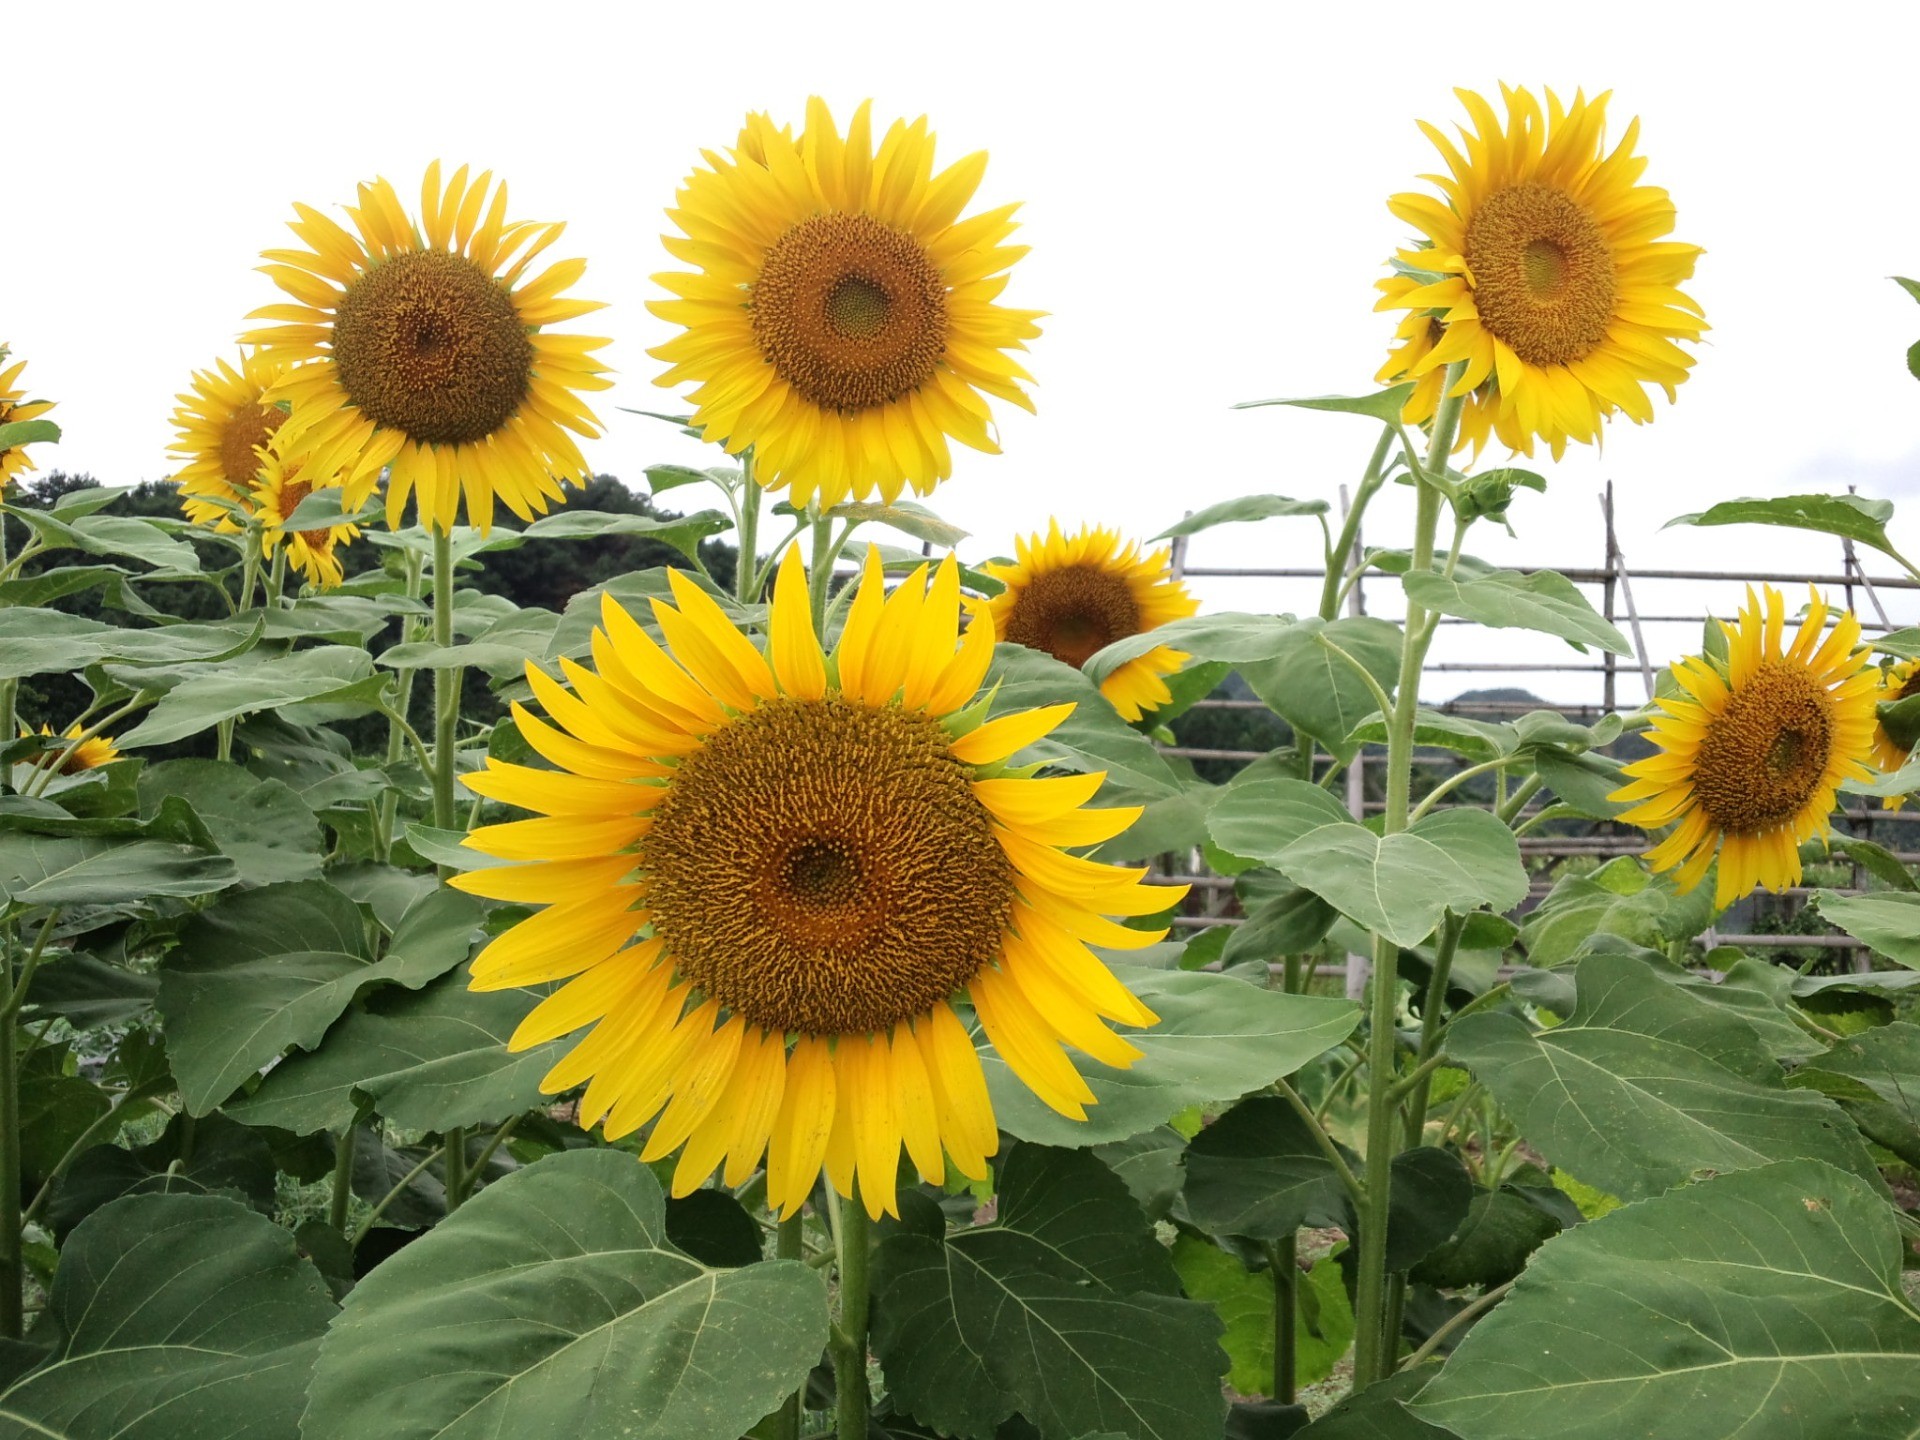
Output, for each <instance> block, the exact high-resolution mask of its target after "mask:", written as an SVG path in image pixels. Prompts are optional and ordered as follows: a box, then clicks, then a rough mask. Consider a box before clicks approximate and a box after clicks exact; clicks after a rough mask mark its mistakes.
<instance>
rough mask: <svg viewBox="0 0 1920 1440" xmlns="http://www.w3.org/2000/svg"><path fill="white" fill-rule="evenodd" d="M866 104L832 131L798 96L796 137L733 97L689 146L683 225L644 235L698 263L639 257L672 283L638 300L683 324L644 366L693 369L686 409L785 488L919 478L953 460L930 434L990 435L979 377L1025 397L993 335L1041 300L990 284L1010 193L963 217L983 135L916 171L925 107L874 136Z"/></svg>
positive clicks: (926, 147) (1016, 249)
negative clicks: (664, 296)
mask: <svg viewBox="0 0 1920 1440" xmlns="http://www.w3.org/2000/svg"><path fill="white" fill-rule="evenodd" d="M869 108H870V107H869V105H868V104H862V105H861V106H860V108H859V109H858V110H856V111H855V112H854V115H853V121H852V123H851V124H850V125H849V126H848V128H847V134H846V136H845V137H844V138H842V136H841V135H840V132H839V131H838V130H837V129H836V128H835V126H834V122H833V117H832V116H831V115H830V114H829V113H828V111H827V107H826V104H825V103H824V102H823V101H821V100H819V99H817V98H816V99H813V100H809V101H808V102H807V126H806V130H805V131H804V132H803V133H802V134H801V136H800V138H799V139H798V140H797V141H796V140H795V139H794V138H793V136H792V133H791V132H790V131H788V130H784V129H776V128H775V127H774V125H773V122H772V121H771V120H769V119H768V118H767V117H766V116H764V115H757V114H756V115H749V116H748V117H747V123H746V128H745V130H744V131H743V132H742V133H741V136H740V140H739V142H738V143H737V144H736V145H735V147H734V149H733V150H732V151H731V152H730V153H729V154H728V155H726V156H725V157H722V156H719V155H715V154H713V153H711V152H707V153H706V155H705V158H706V161H707V164H708V165H709V166H710V167H711V168H707V169H699V170H695V171H694V173H693V174H692V175H691V176H690V177H689V178H688V180H687V182H686V184H685V185H684V186H683V187H682V188H681V190H680V192H679V195H678V196H677V202H678V208H676V209H674V210H670V211H668V212H667V213H668V216H669V217H670V218H671V219H672V220H673V221H674V223H675V224H677V225H678V226H679V227H680V229H681V231H682V232H683V236H684V238H683V236H682V235H669V236H665V237H663V239H664V242H665V244H666V247H667V249H668V250H669V251H671V252H672V253H673V255H674V256H675V257H676V258H677V259H680V260H684V261H685V262H687V263H688V264H689V265H693V266H696V267H697V268H696V269H695V270H693V271H692V272H685V271H679V272H674V273H672V274H666V275H657V276H655V277H654V279H655V280H656V281H657V282H658V283H659V284H660V285H662V286H664V287H665V288H666V289H668V290H670V291H671V292H672V293H673V295H674V296H675V298H674V299H672V300H662V301H655V302H652V303H651V304H650V305H649V306H648V308H649V309H650V310H652V311H653V313H654V314H656V315H658V316H659V317H660V318H661V319H663V320H669V321H672V322H673V323H674V324H676V325H681V326H684V327H685V333H683V334H681V335H677V336H675V337H674V338H673V339H672V340H670V341H668V342H667V343H666V344H665V345H662V346H660V347H659V348H658V349H656V350H651V351H649V352H648V353H649V354H651V355H654V356H656V357H658V358H659V359H661V360H665V361H668V362H670V363H671V367H672V368H671V369H669V370H668V371H667V372H666V373H665V374H664V375H662V376H660V378H659V380H658V382H657V383H659V384H661V385H678V384H680V383H682V382H683V381H692V382H695V389H694V390H693V392H692V397H691V398H692V399H693V402H694V404H695V407H696V408H695V411H694V415H693V422H692V423H693V424H695V425H697V426H699V427H701V428H702V429H703V430H704V431H705V432H706V433H707V434H708V435H710V436H712V437H713V438H715V439H719V440H722V441H724V443H725V445H726V448H727V450H728V451H729V452H730V453H732V454H739V453H740V452H741V451H742V450H745V449H746V448H747V447H748V446H752V447H753V456H754V460H755V462H756V464H757V466H758V478H759V479H760V481H761V483H762V484H764V485H767V486H768V487H769V488H777V487H780V486H783V485H784V486H786V487H787V488H788V490H789V493H790V498H791V499H792V502H793V503H794V504H795V505H799V506H804V505H805V504H807V503H808V502H809V501H810V500H812V499H814V498H815V497H818V499H819V501H820V503H821V504H822V505H835V504H838V503H839V502H840V501H841V500H844V499H845V498H846V497H847V496H849V495H852V496H853V497H854V498H856V499H861V500H864V499H866V498H867V497H868V496H870V495H872V494H873V493H874V492H875V491H878V492H879V493H880V495H881V497H882V498H883V499H885V500H886V501H888V502H889V503H891V502H892V501H894V500H896V499H898V498H899V496H900V493H901V490H902V489H903V487H905V486H908V485H911V486H912V487H913V490H914V493H915V494H917V495H925V494H927V493H928V492H930V491H931V490H932V489H933V487H934V486H935V485H937V484H938V483H939V482H940V481H942V480H944V479H946V478H947V476H948V475H949V474H951V473H952V469H953V462H952V456H951V454H950V453H949V451H948V448H947V441H948V439H949V438H952V439H954V440H958V441H959V442H960V443H961V444H963V445H968V446H971V447H972V448H973V449H975V450H983V451H986V452H988V453H989V454H997V453H998V451H999V448H1000V447H999V445H998V443H997V442H996V441H995V439H994V437H993V435H992V433H991V431H990V429H989V426H990V424H991V420H992V416H991V414H990V412H989V411H988V408H987V402H986V400H985V399H984V398H983V396H982V394H981V392H983V391H984V392H985V393H986V394H988V395H994V396H998V397H999V398H1000V399H1002V400H1005V401H1007V402H1009V403H1010V404H1014V405H1018V406H1020V407H1021V408H1022V409H1026V410H1031V409H1032V408H1033V403H1032V401H1030V400H1029V399H1028V398H1027V396H1026V393H1025V392H1024V391H1023V390H1022V389H1021V388H1020V383H1019V382H1021V381H1023V380H1027V381H1031V379H1032V377H1031V376H1029V375H1028V374H1027V372H1026V371H1025V370H1024V369H1022V368H1021V366H1020V365H1019V363H1018V362H1017V361H1015V360H1014V359H1013V357H1012V356H1011V355H1009V354H1008V353H1007V352H1008V351H1011V350H1024V349H1025V348H1026V345H1025V343H1024V342H1025V341H1027V340H1031V339H1032V338H1033V337H1034V336H1036V335H1038V334H1039V333H1040V327H1039V326H1038V325H1036V324H1035V323H1034V322H1035V321H1036V320H1038V319H1039V318H1040V314H1041V312H1040V311H1037V310H1012V309H1008V308H1006V307H1004V306H1001V305H998V304H996V303H995V301H996V300H997V299H998V297H999V295H1000V292H1001V291H1002V290H1004V289H1005V288H1006V284H1007V279H1008V276H1007V275H1006V273H1005V272H1006V271H1007V270H1008V268H1009V267H1010V266H1012V265H1013V263H1014V262H1015V261H1017V260H1018V259H1019V258H1020V257H1021V256H1022V255H1024V254H1026V247H1025V246H1024V245H1007V244H1004V243H1003V242H1004V241H1005V240H1006V238H1007V237H1008V236H1009V235H1010V234H1012V233H1013V230H1014V229H1015V224H1014V220H1013V218H1012V217H1013V212H1014V211H1015V210H1016V209H1018V208H1019V207H1018V206H1017V205H1004V206H1001V207H1000V208H998V209H995V210H986V211H982V212H981V213H980V214H978V215H973V216H970V217H968V218H967V219H965V220H962V219H961V218H960V212H961V211H962V210H963V209H964V208H965V207H966V205H967V202H968V201H969V200H970V199H971V198H972V197H973V192H974V190H975V189H976V188H977V187H978V186H979V184H980V179H981V176H982V175H983V174H984V173H985V171H986V166H987V157H986V154H985V153H984V152H980V153H977V154H973V155H969V156H968V157H967V158H966V159H964V160H961V161H959V162H958V163H957V164H954V165H952V166H949V167H948V168H947V169H945V170H942V171H940V172H939V173H938V174H935V173H934V170H933V145H934V137H933V135H932V134H931V133H930V132H929V131H928V129H927V121H926V118H925V117H924V116H923V117H921V118H920V119H918V120H916V121H914V122H913V123H912V124H911V125H908V124H906V123H904V122H902V121H895V122H894V124H893V126H892V127H891V128H890V129H889V130H888V131H887V133H886V135H885V137H884V138H883V139H882V140H881V142H880V145H879V149H878V151H877V152H876V151H875V148H874V146H873V142H872V135H871V127H870V120H869V116H868V111H869Z"/></svg>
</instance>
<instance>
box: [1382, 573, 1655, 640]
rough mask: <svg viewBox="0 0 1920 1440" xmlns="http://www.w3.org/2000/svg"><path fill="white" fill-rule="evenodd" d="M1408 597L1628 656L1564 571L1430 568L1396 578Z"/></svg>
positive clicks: (1487, 621) (1500, 626) (1494, 623)
mask: <svg viewBox="0 0 1920 1440" xmlns="http://www.w3.org/2000/svg"><path fill="white" fill-rule="evenodd" d="M1400 583H1401V584H1402V585H1404V586H1405V587H1406V591H1407V598H1408V599H1409V600H1410V601H1412V602H1413V603H1415V604H1418V605H1424V606H1425V607H1426V608H1427V609H1429V610H1437V611H1439V612H1440V613H1441V614H1442V615H1458V616H1461V617H1463V618H1465V619H1468V620H1477V621H1478V622H1479V623H1480V624H1482V625H1486V626H1489V627H1491V628H1493V629H1496V630H1501V629H1508V628H1519V629H1523V630H1539V631H1542V632H1544V633H1545V634H1548V635H1557V636H1559V637H1560V638H1561V639H1562V640H1565V641H1566V642H1567V643H1568V644H1570V645H1572V646H1573V648H1574V649H1576V650H1585V649H1586V648H1587V646H1589V645H1598V646H1599V647H1600V648H1601V649H1602V650H1611V651H1613V653H1614V654H1616V655H1631V654H1632V653H1633V647H1632V646H1630V645H1628V644H1627V637H1626V636H1624V635H1622V634H1621V633H1620V632H1619V631H1618V630H1616V629H1614V627H1613V626H1612V624H1611V623H1609V622H1608V621H1607V620H1606V619H1605V618H1603V617H1602V616H1601V614H1600V612H1599V611H1597V610H1595V609H1594V608H1593V604H1592V602H1591V601H1589V600H1588V599H1587V597H1586V596H1585V595H1583V594H1581V593H1580V591H1579V589H1578V588H1577V587H1576V586H1575V585H1574V584H1573V582H1572V581H1570V580H1568V579H1567V578H1566V577H1565V576H1564V575H1559V574H1556V573H1555V572H1553V571H1552V570H1536V571H1534V572H1533V573H1532V574H1531V575H1522V574H1521V573H1520V572H1519V571H1517V570H1496V571H1494V572H1493V573H1492V574H1490V575H1481V576H1476V577H1474V578H1471V579H1466V580H1459V579H1453V580H1449V579H1447V578H1446V577H1445V576H1442V575H1435V574H1433V573H1431V572H1430V571H1418V572H1415V573H1413V574H1410V575H1407V576H1406V577H1405V578H1403V579H1402V580H1401V582H1400Z"/></svg>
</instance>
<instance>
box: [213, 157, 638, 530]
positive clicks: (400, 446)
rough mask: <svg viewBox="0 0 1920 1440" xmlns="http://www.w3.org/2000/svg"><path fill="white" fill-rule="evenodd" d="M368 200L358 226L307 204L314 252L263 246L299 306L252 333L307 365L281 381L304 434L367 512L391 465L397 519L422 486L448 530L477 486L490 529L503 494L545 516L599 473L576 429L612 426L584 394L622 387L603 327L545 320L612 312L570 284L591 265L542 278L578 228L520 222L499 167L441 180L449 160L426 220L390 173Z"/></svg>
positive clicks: (433, 170)
mask: <svg viewBox="0 0 1920 1440" xmlns="http://www.w3.org/2000/svg"><path fill="white" fill-rule="evenodd" d="M489 196H491V198H489ZM359 198H360V203H359V205H358V206H348V207H346V208H347V215H348V217H349V218H350V219H351V220H352V222H353V225H354V230H356V231H358V234H355V233H353V232H351V231H348V230H346V229H343V228H342V227H341V226H339V225H336V224H335V223H334V222H333V221H331V220H329V219H327V217H326V216H324V215H322V214H321V213H320V212H319V211H317V210H314V209H312V208H311V207H310V206H306V205H295V206H294V210H295V212H296V213H297V214H298V215H299V217H300V218H299V219H298V220H293V221H289V222H288V225H289V228H290V229H292V231H293V232H294V234H295V235H297V236H299V237H300V239H301V240H302V241H304V242H305V243H306V245H307V246H308V247H309V248H308V249H305V250H268V251H265V252H264V255H265V258H266V259H267V260H268V261H270V262H271V263H270V264H267V265H264V266H262V267H261V269H262V270H264V271H265V272H266V273H267V274H268V275H270V276H272V277H273V279H274V281H275V282H276V283H277V284H278V285H279V286H280V288H281V289H282V290H285V291H286V292H287V293H288V294H289V295H291V296H292V297H293V298H294V300H295V301H296V302H297V303H295V304H291V305H269V306H267V307H266V308H264V309H262V310H257V311H255V312H254V314H253V317H252V318H254V319H257V320H272V321H277V322H279V323H277V324H275V325H272V326H270V327H268V328H266V329H262V330H255V331H253V332H252V333H250V334H249V335H247V336H246V337H245V339H246V340H247V341H249V342H251V343H254V344H258V345H262V346H265V347H266V354H267V356H268V358H269V359H271V360H274V361H277V362H286V363H289V364H297V365H299V367H300V368H298V369H297V370H293V371H291V372H290V373H289V374H287V376H286V377H285V378H284V379H283V380H282V382H281V384H280V385H279V386H278V387H277V388H276V389H275V390H274V392H273V394H274V397H275V398H276V399H286V400H288V401H291V402H292V405H293V415H292V416H291V417H290V418H289V420H288V421H287V424H286V427H285V428H286V431H287V439H288V441H289V443H290V444H297V445H298V447H299V448H300V449H301V450H304V451H305V452H306V453H307V455H308V456H309V462H310V463H311V464H313V465H314V466H315V467H316V468H317V469H319V470H323V471H325V472H327V473H329V474H331V473H334V472H342V473H344V475H345V477H346V487H347V494H348V498H349V500H350V501H352V502H353V503H354V505H355V506H356V508H357V506H358V504H359V502H360V501H362V500H364V499H365V497H366V495H367V494H368V493H369V492H370V490H371V488H372V486H373V484H374V483H375V481H376V480H377V478H378V476H379V473H380V470H381V467H382V466H389V467H391V470H390V478H389V483H388V488H387V523H388V525H389V526H394V527H397V526H398V525H399V524H400V520H401V517H402V515H403V514H404V513H405V511H406V505H407V497H408V496H409V495H411V494H412V493H413V492H414V491H415V490H416V489H417V490H418V491H419V492H420V505H419V509H420V515H421V518H422V520H423V521H425V522H426V523H429V524H431V525H432V526H434V527H435V528H437V529H441V530H447V529H451V528H452V526H453V524H454V522H455V520H456V519H458V517H459V514H460V499H461V496H462V494H464V495H465V497H466V513H467V518H468V519H469V520H470V521H471V522H472V523H473V524H474V525H476V526H478V527H479V528H480V529H481V530H482V531H486V530H488V529H490V528H491V527H492V524H493V504H494V500H495V498H496V497H498V498H499V499H500V500H501V501H502V502H504V503H505V505H506V506H507V508H508V509H509V510H511V511H513V513H514V514H516V515H518V516H519V517H520V518H521V519H523V520H530V519H532V518H533V516H534V514H535V512H539V513H542V514H544V513H545V512H546V510H547V507H548V505H549V503H550V502H552V501H554V500H559V499H561V498H562V491H561V488H560V484H559V482H560V481H561V480H571V481H573V482H574V483H575V484H578V485H584V484H585V483H586V482H587V480H588V479H589V478H590V477H589V474H588V471H587V465H586V461H585V460H583V459H582V458H581V455H580V450H579V447H578V445H577V444H576V443H575V441H574V438H573V437H574V435H586V436H593V435H597V434H599V430H598V421H596V420H595V418H594V416H593V412H592V411H591V410H589V409H588V408H587V407H586V405H585V403H584V402H583V401H582V400H581V398H580V394H579V392H581V391H585V390H603V389H605V388H607V386H608V385H610V384H611V383H612V382H611V381H610V380H608V379H607V378H606V377H605V375H604V374H602V372H601V367H600V365H599V363H598V362H597V361H596V359H595V358H594V356H593V354H592V351H593V350H594V349H596V348H597V347H599V346H601V345H604V344H606V343H607V342H606V341H605V340H600V339H594V338H592V337H590V336H585V335H555V334H552V333H549V332H548V331H547V330H545V329H544V328H543V327H545V326H549V325H555V324H558V323H560V322H562V321H565V320H571V319H574V318H575V317H577V316H580V315H585V314H587V313H588V312H589V311H592V310H597V309H599V308H601V307H600V305H599V303H598V302H596V301H590V300H573V299H568V298H567V297H566V296H565V295H563V294H562V292H563V291H564V290H565V289H566V288H567V287H568V286H569V285H571V284H573V283H574V282H575V281H577V280H578V279H579V278H580V276H581V275H582V274H583V273H584V272H585V270H586V262H585V261H584V260H564V261H561V262H560V263H558V264H555V265H552V266H549V267H548V268H547V269H545V270H543V271H541V272H540V273H539V275H538V276H537V277H534V278H528V269H529V267H530V266H531V265H532V264H533V262H534V260H535V259H536V258H537V257H538V256H539V255H540V254H541V252H542V251H544V250H545V249H546V248H547V247H548V246H549V245H551V244H552V243H553V242H554V241H555V240H558V239H559V238H560V235H561V232H562V231H563V230H565V228H566V227H565V226H564V225H557V224H545V223H534V222H528V221H509V220H508V219H507V218H506V212H507V187H506V186H505V185H504V184H501V185H499V186H497V187H496V186H495V185H494V184H493V176H492V173H491V172H483V173H481V174H480V175H479V176H477V177H475V178H474V179H473V180H472V181H471V183H469V180H468V176H467V167H466V166H464V165H462V166H461V167H460V168H459V169H458V170H456V171H455V172H454V174H453V179H452V180H451V181H449V182H448V183H447V184H446V185H445V186H444V187H443V186H442V185H441V183H440V162H439V161H437V160H436V161H434V162H433V164H431V165H429V166H428V167H427V173H426V179H425V180H424V181H423V182H422V184H421V187H420V211H421V219H420V221H419V223H418V224H416V223H415V222H414V221H413V220H412V219H410V218H409V217H408V216H407V214H406V212H405V210H404V209H403V208H402V207H401V204H400V200H399V197H398V196H397V195H396V194H395V193H394V189H393V186H392V185H390V184H388V183H387V181H385V180H381V179H376V180H375V181H374V182H373V183H372V184H370V185H366V184H363V185H361V186H360V191H359ZM305 362H312V363H310V364H309V363H305ZM569 431H571V432H573V433H572V434H569V433H568V432H569Z"/></svg>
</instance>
